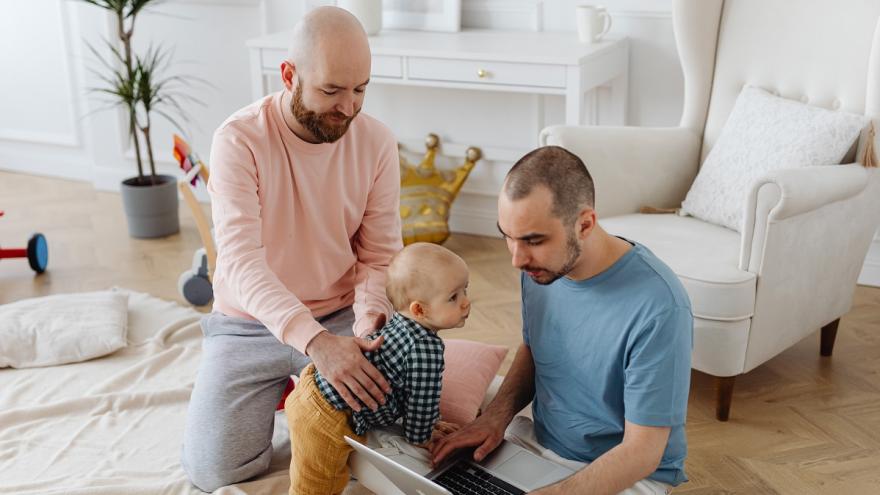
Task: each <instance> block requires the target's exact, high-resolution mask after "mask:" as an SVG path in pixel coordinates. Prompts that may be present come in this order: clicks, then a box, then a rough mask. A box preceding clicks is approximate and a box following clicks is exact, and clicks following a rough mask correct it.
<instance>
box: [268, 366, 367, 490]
mask: <svg viewBox="0 0 880 495" xmlns="http://www.w3.org/2000/svg"><path fill="white" fill-rule="evenodd" d="M284 412H285V413H286V414H287V426H288V430H289V431H290V495H336V494H339V493H342V491H343V490H345V487H346V485H347V484H348V480H349V470H348V455H349V454H350V453H351V451H352V448H351V447H350V446H349V445H348V444H347V443H345V438H344V437H345V436H346V435H348V436H349V437H351V438H353V439H355V440H357V441H358V442H361V443H366V440H367V439H366V437H364V436H361V435H356V434H355V433H354V431H353V430H352V428H351V426H350V424H349V420H350V418H351V411H350V410H346V411H340V410H338V409H335V408H334V407H333V406H331V405H330V403H328V402H327V400H326V399H324V396H323V395H321V391H320V390H318V386H317V385H316V384H315V365H313V364H310V365H308V366H307V367H306V368H305V369H304V370H303V371H302V374H301V375H300V380H299V383H298V384H297V385H296V388H295V389H293V392H292V393H291V394H290V395H289V396H287V400H286V401H285V402H284Z"/></svg>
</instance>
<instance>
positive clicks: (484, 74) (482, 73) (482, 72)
mask: <svg viewBox="0 0 880 495" xmlns="http://www.w3.org/2000/svg"><path fill="white" fill-rule="evenodd" d="M477 77H479V78H480V79H485V78H487V77H489V71H487V70H486V69H480V70H478V71H477Z"/></svg>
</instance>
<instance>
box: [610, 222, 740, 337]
mask: <svg viewBox="0 0 880 495" xmlns="http://www.w3.org/2000/svg"><path fill="white" fill-rule="evenodd" d="M600 224H601V225H602V227H603V228H604V229H605V230H607V231H608V232H609V233H611V234H614V235H617V236H620V237H623V238H626V239H629V240H631V241H635V242H638V243H640V244H643V245H644V246H645V247H647V248H648V249H650V250H651V251H653V252H654V254H656V255H657V256H658V257H659V258H660V259H662V260H663V261H664V262H665V263H666V264H667V265H669V267H670V268H672V271H674V272H675V274H676V275H678V278H679V279H680V280H681V282H682V284H683V285H684V287H685V290H687V292H688V295H689V296H690V298H691V305H692V306H693V312H694V316H696V317H699V318H703V319H707V320H720V321H739V320H744V319H747V318H750V317H751V316H752V314H753V312H754V310H755V288H756V282H757V277H756V275H755V274H754V273H750V272H748V271H744V270H740V269H739V254H740V253H739V252H740V235H739V234H737V233H736V232H734V231H732V230H729V229H726V228H724V227H719V226H717V225H712V224H710V223H707V222H704V221H702V220H699V219H697V218H691V217H682V216H678V215H638V214H637V215H624V216H619V217H614V218H607V219H603V220H600Z"/></svg>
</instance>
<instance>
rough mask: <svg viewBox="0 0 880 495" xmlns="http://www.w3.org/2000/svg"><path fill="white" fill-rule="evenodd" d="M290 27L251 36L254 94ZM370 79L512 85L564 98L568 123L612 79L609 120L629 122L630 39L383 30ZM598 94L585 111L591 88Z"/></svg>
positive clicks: (274, 68) (282, 52)
mask: <svg viewBox="0 0 880 495" xmlns="http://www.w3.org/2000/svg"><path fill="white" fill-rule="evenodd" d="M290 39H291V37H290V33H289V32H281V33H275V34H270V35H266V36H263V37H261V38H255V39H252V40H249V41H248V42H247V46H248V47H249V48H250V57H251V76H252V92H253V96H254V99H257V98H260V97H262V96H264V95H265V94H266V93H267V92H268V87H267V84H266V76H271V77H273V78H277V77H278V73H279V67H280V64H281V62H282V61H283V60H284V59H285V58H286V57H287V47H288V44H289V42H290ZM370 48H371V50H372V53H373V64H372V71H371V72H372V74H371V76H370V82H371V83H380V84H401V85H407V86H427V87H434V88H449V89H470V90H485V91H511V92H520V93H530V94H536V95H561V96H563V97H564V98H565V123H566V124H595V123H596V119H597V110H596V108H597V106H596V104H595V94H596V93H595V91H593V90H595V89H596V88H598V87H600V86H607V87H609V88H610V91H611V98H610V108H609V109H608V111H607V112H603V115H605V116H606V118H607V119H609V121H603V123H607V124H617V125H623V124H625V123H626V100H627V85H628V80H627V66H628V58H629V54H628V46H627V41H626V39H620V40H610V41H604V42H601V43H597V44H593V45H587V44H583V43H580V42H578V39H577V35H576V34H575V33H556V32H531V31H517V32H512V31H483V30H466V31H462V32H459V33H433V32H424V31H389V30H386V31H382V32H380V33H379V34H378V35H376V36H372V37H370ZM588 93H590V94H592V95H593V96H594V98H593V100H592V101H591V102H592V103H593V104H592V105H590V109H591V111H589V112H586V113H587V114H588V115H586V117H585V116H584V113H585V112H584V110H585V104H586V103H587V100H586V95H587V94H588Z"/></svg>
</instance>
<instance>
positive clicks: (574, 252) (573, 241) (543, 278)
mask: <svg viewBox="0 0 880 495" xmlns="http://www.w3.org/2000/svg"><path fill="white" fill-rule="evenodd" d="M566 247H567V249H566V251H567V252H568V258H566V260H565V263H563V264H562V268H560V269H559V270H548V269H546V268H539V267H534V268H533V267H529V266H526V267H523V268H522V270H523V271H525V272H538V271H540V272H544V273H542V274H540V275H538V276H537V277H534V276H532V275H529V277H531V279H532V280H534V281H535V283H538V284H541V285H550V284H552V283H553V282H556V281H557V280H559V279H560V278H562V277H564V276H566V275H568V274H569V273H570V272H571V271H572V270H574V266H575V265H576V264H577V261H578V258H580V256H581V246H580V244H578V242H577V238H576V237H575V235H574V233H573V232H572V233H571V234H569V236H568V240H567V242H566Z"/></svg>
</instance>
